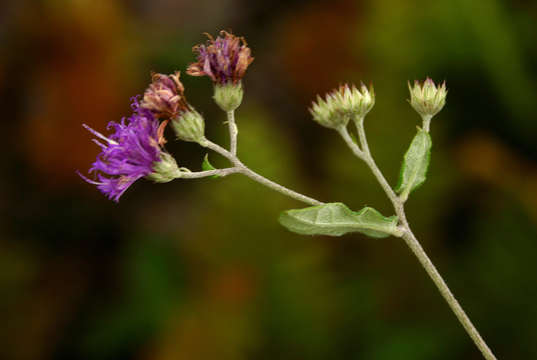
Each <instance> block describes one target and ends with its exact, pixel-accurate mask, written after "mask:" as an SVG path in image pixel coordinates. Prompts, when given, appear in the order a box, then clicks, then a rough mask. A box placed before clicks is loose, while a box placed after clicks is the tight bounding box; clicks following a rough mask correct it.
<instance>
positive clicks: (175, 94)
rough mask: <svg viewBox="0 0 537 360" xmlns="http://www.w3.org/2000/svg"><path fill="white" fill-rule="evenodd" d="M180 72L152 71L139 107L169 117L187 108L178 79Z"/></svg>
mask: <svg viewBox="0 0 537 360" xmlns="http://www.w3.org/2000/svg"><path fill="white" fill-rule="evenodd" d="M180 76H181V73H180V72H179V71H177V72H176V73H175V74H171V75H164V74H157V73H152V74H151V79H152V82H151V84H150V85H149V87H148V88H147V90H146V91H145V93H144V98H143V100H142V103H141V105H140V106H141V107H142V108H144V109H147V110H150V111H151V112H153V114H154V115H155V116H157V117H160V118H165V119H169V118H171V117H173V116H175V115H177V114H179V113H181V112H184V111H186V110H188V109H189V105H188V103H187V101H186V98H185V95H184V91H185V88H184V86H183V84H182V83H181V80H180V79H179V78H180Z"/></svg>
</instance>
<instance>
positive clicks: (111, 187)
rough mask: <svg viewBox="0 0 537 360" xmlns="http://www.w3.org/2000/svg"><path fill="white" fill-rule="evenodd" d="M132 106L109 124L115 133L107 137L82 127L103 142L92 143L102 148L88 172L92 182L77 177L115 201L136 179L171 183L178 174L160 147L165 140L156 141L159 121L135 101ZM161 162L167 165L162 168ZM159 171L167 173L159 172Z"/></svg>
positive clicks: (169, 158)
mask: <svg viewBox="0 0 537 360" xmlns="http://www.w3.org/2000/svg"><path fill="white" fill-rule="evenodd" d="M132 106H133V109H134V113H133V114H132V115H131V116H130V117H129V118H123V119H122V120H121V122H119V123H117V122H114V121H112V122H110V123H109V124H108V129H112V130H113V131H114V133H113V134H111V135H110V136H109V137H106V136H104V135H102V134H101V133H99V132H97V131H95V130H93V129H92V128H90V127H89V126H87V125H83V126H84V127H85V128H86V129H87V130H88V131H89V132H91V133H92V134H93V135H95V136H96V137H97V138H99V139H100V140H102V141H104V142H101V141H99V140H97V139H94V140H93V141H94V142H95V143H96V144H97V145H99V146H100V147H101V149H102V151H101V153H100V154H99V155H98V156H97V160H96V161H95V162H94V163H93V164H92V166H91V168H90V170H89V172H90V173H93V174H95V180H91V179H88V178H87V177H85V176H84V175H82V174H80V173H78V174H79V175H80V177H82V178H83V179H84V180H85V181H87V182H88V183H90V184H94V185H97V188H98V189H99V190H100V191H101V192H102V193H103V194H105V195H106V196H107V197H108V198H109V199H111V200H114V201H116V202H117V201H118V200H119V198H120V197H121V195H123V193H124V192H125V191H126V190H127V189H128V188H129V186H131V185H132V184H133V183H134V182H135V181H136V180H138V179H140V178H142V177H146V176H151V178H152V179H153V180H155V181H161V182H163V181H170V180H171V179H172V178H173V175H174V174H175V171H178V168H177V164H175V160H173V158H171V156H167V155H168V154H167V153H165V152H164V151H163V150H162V148H161V146H160V144H162V143H163V142H164V141H163V139H162V138H159V137H161V136H162V135H159V133H161V131H159V122H158V121H157V120H156V119H155V117H154V116H153V114H152V113H151V112H150V111H148V110H147V109H142V108H141V107H140V105H139V104H138V100H137V98H133V104H132ZM162 161H166V162H167V163H169V164H168V166H163V164H161V162H162ZM162 169H166V171H167V173H166V174H164V173H162ZM155 175H157V177H156V178H155Z"/></svg>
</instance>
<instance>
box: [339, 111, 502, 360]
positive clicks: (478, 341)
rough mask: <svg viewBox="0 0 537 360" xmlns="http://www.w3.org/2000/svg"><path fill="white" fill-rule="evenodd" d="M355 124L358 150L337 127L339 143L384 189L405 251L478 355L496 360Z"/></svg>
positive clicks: (361, 123) (361, 122) (361, 126)
mask: <svg viewBox="0 0 537 360" xmlns="http://www.w3.org/2000/svg"><path fill="white" fill-rule="evenodd" d="M429 121H430V119H429ZM355 124H356V128H357V131H358V137H359V139H360V145H361V147H362V148H361V149H360V148H359V147H358V145H357V144H356V143H355V142H354V141H353V140H352V139H351V137H350V135H349V132H348V130H347V127H341V128H340V129H338V131H339V133H340V134H341V136H342V137H343V140H344V141H345V142H346V143H347V145H348V146H349V147H350V149H351V150H352V152H353V153H354V154H355V155H356V156H357V157H359V158H360V159H362V160H363V161H364V162H365V163H366V164H367V165H368V166H369V168H370V169H371V171H372V172H373V175H375V177H376V178H377V180H378V182H379V183H380V185H381V187H382V188H383V189H384V192H385V193H386V195H387V196H388V198H389V199H390V201H391V202H392V204H393V207H394V210H395V213H396V214H397V216H398V217H399V221H400V223H401V225H402V228H403V231H404V233H403V236H402V237H403V239H404V240H405V242H406V244H407V245H408V247H409V248H410V249H411V250H412V252H413V253H414V255H416V257H417V258H418V260H419V262H420V263H421V265H422V266H423V268H424V269H425V271H426V272H427V274H428V275H429V277H430V278H431V280H432V281H433V282H434V283H435V285H436V287H437V288H438V290H439V291H440V294H442V296H443V297H444V299H445V300H446V302H447V303H448V305H449V307H450V308H451V310H452V311H453V312H454V313H455V316H457V319H459V322H460V323H461V324H462V326H463V327H464V329H465V330H466V332H467V333H468V335H469V336H470V337H471V338H472V340H473V341H474V343H475V345H476V346H477V347H478V349H479V350H480V351H481V353H482V354H483V356H484V357H485V359H487V360H496V357H495V356H494V354H493V353H492V351H491V350H490V348H489V347H488V346H487V344H486V343H485V341H484V340H483V338H482V337H481V335H480V334H479V332H478V331H477V329H476V328H475V326H474V325H473V324H472V322H471V321H470V319H469V318H468V316H467V315H466V313H465V312H464V310H463V308H462V307H461V306H460V304H459V302H458V301H457V299H456V298H455V296H453V294H452V293H451V290H450V289H449V287H448V286H447V284H446V282H445V281H444V279H443V278H442V276H441V275H440V273H439V272H438V270H436V267H435V266H434V264H433V263H432V261H431V260H430V259H429V257H428V256H427V254H426V253H425V250H423V247H422V246H421V245H420V243H419V241H418V240H417V239H416V237H415V236H414V234H413V233H412V230H411V229H410V226H409V224H408V221H407V219H406V214H405V208H404V201H403V199H400V198H399V197H398V196H397V195H396V194H395V192H394V191H393V189H392V187H391V186H390V185H389V183H388V181H386V178H385V177H384V175H383V174H382V172H381V171H380V169H379V168H378V166H377V164H376V163H375V160H373V157H372V156H371V151H370V150H369V145H368V144H367V139H366V136H365V130H364V119H363V118H359V119H356V121H355ZM425 127H427V130H428V123H427V122H426V121H425V119H424V128H425Z"/></svg>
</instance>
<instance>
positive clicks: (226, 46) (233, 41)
mask: <svg viewBox="0 0 537 360" xmlns="http://www.w3.org/2000/svg"><path fill="white" fill-rule="evenodd" d="M207 36H208V37H209V41H208V43H207V45H197V46H194V48H193V50H194V51H195V52H197V53H198V58H197V60H198V61H197V62H195V63H193V64H190V66H189V67H188V69H187V71H186V72H187V74H189V75H192V76H205V75H206V76H209V77H210V78H211V79H212V80H213V82H214V83H215V84H220V85H225V84H227V83H233V84H238V83H239V82H240V80H241V79H242V77H243V76H244V73H245V72H246V69H247V68H248V65H250V64H251V63H252V61H254V58H253V57H252V56H250V53H251V51H250V48H249V47H248V45H247V44H246V40H244V38H242V37H237V36H235V35H233V34H231V33H228V32H227V31H221V32H220V36H218V37H217V38H216V39H214V38H213V37H212V36H211V35H209V34H207Z"/></svg>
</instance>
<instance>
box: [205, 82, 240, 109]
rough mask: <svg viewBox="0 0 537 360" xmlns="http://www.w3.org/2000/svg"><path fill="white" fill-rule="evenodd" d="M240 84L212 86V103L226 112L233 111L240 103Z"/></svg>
mask: <svg viewBox="0 0 537 360" xmlns="http://www.w3.org/2000/svg"><path fill="white" fill-rule="evenodd" d="M243 93H244V92H243V90H242V84H241V83H240V82H239V83H237V84H234V83H227V84H224V85H221V84H215V85H214V96H213V97H214V101H215V102H216V104H217V105H218V106H220V108H221V109H222V110H224V111H226V112H228V111H233V110H235V109H236V108H238V107H239V106H240V104H241V103H242V95H243Z"/></svg>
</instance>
